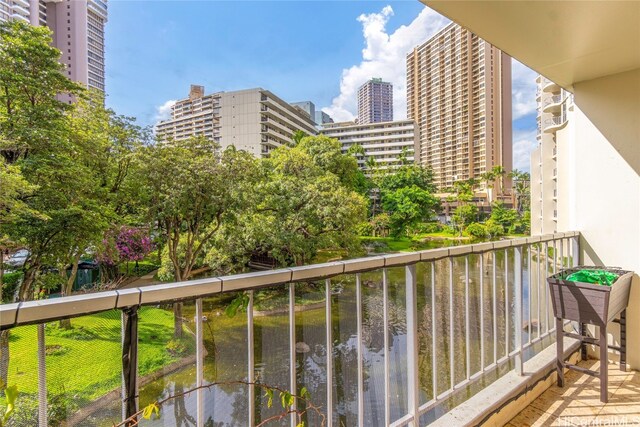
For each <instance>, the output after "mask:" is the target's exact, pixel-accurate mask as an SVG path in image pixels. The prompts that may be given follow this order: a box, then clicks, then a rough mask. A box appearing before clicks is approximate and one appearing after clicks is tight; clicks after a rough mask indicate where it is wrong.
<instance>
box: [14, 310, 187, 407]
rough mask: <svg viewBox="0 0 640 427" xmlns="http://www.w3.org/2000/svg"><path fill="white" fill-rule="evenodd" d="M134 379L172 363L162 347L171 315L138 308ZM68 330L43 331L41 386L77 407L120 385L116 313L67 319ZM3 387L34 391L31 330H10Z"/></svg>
mask: <svg viewBox="0 0 640 427" xmlns="http://www.w3.org/2000/svg"><path fill="white" fill-rule="evenodd" d="M139 313H140V323H139V340H138V341H139V354H140V356H139V370H140V375H145V374H148V373H150V372H153V371H155V370H157V369H159V368H161V367H162V366H165V365H167V364H169V363H171V362H173V361H175V360H177V359H178V357H179V356H176V355H172V354H171V353H170V352H169V351H168V350H167V349H166V346H167V343H168V342H169V341H170V340H171V338H172V333H173V313H172V312H171V311H167V310H160V309H157V308H152V307H143V308H141V309H140V312H139ZM71 322H72V323H71V324H72V329H70V330H65V329H59V328H58V323H57V322H53V323H50V324H48V325H47V328H46V332H45V342H46V349H47V350H46V351H47V356H46V363H47V388H48V390H49V391H50V392H52V393H54V394H59V393H65V394H67V395H70V396H73V397H74V399H75V400H77V402H78V403H79V404H80V405H82V404H83V403H85V402H88V401H91V400H94V399H95V398H97V397H100V396H102V395H104V394H105V393H106V392H108V391H110V390H113V389H115V388H117V387H119V386H120V384H121V379H120V378H121V371H122V365H121V363H122V362H121V360H122V356H121V335H120V330H121V329H120V328H121V325H120V313H119V312H116V311H110V312H106V313H100V314H95V315H90V316H83V317H80V318H77V319H72V321H71ZM9 345H10V357H11V359H10V368H9V378H8V383H9V385H13V384H16V385H17V386H18V390H19V391H20V392H21V393H28V394H35V393H37V385H38V377H37V366H38V363H37V327H36V326H22V327H18V328H15V329H14V330H12V331H11V336H10V344H9Z"/></svg>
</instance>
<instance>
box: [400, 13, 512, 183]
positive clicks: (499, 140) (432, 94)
mask: <svg viewBox="0 0 640 427" xmlns="http://www.w3.org/2000/svg"><path fill="white" fill-rule="evenodd" d="M407 116H408V118H409V119H413V120H415V121H416V122H417V124H418V128H419V130H420V153H419V162H420V163H421V164H422V165H424V166H428V167H431V168H432V169H433V173H434V179H435V184H436V186H437V187H438V188H439V189H440V190H441V191H444V190H446V189H447V188H450V187H451V186H452V185H453V183H454V182H455V181H458V180H466V179H469V178H479V177H480V175H481V174H482V173H484V172H487V171H490V170H491V169H492V168H493V167H494V166H502V167H503V168H504V170H505V171H506V172H507V173H508V172H509V171H511V169H512V134H511V58H510V57H509V56H508V55H506V54H505V53H503V52H501V51H500V50H498V49H497V48H495V47H493V46H491V45H490V44H489V43H487V42H486V41H484V40H482V39H481V38H479V37H478V36H476V35H474V34H473V33H471V32H469V31H467V30H465V29H464V28H462V27H461V26H459V25H457V24H454V23H452V24H450V25H448V26H446V27H445V28H443V29H442V30H441V31H440V32H438V33H437V34H436V35H434V36H433V37H432V38H430V39H429V40H427V41H426V42H425V43H424V44H422V45H420V46H418V47H416V48H414V50H413V51H412V52H410V53H409V54H408V55H407ZM502 182H503V183H504V186H505V187H506V188H505V189H500V188H499V186H500V185H501V183H500V181H498V182H496V183H495V184H494V188H495V190H494V192H496V194H500V193H502V192H503V191H504V192H508V191H509V188H510V187H511V184H510V180H509V179H508V178H505V179H504V180H502Z"/></svg>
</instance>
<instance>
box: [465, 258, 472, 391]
mask: <svg viewBox="0 0 640 427" xmlns="http://www.w3.org/2000/svg"><path fill="white" fill-rule="evenodd" d="M469 329H471V326H470V324H469V256H468V255H467V256H465V257H464V335H465V336H464V339H465V364H466V366H465V367H466V370H467V375H466V378H467V379H469V377H471V344H470V341H471V340H470V338H469Z"/></svg>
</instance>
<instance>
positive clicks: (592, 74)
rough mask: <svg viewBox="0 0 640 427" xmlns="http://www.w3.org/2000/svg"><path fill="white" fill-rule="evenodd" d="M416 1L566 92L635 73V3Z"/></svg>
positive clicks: (638, 13) (638, 38) (639, 33)
mask: <svg viewBox="0 0 640 427" xmlns="http://www.w3.org/2000/svg"><path fill="white" fill-rule="evenodd" d="M421 1H422V3H424V4H426V5H427V6H429V7H430V8H432V9H434V10H436V11H437V12H439V13H441V14H442V15H444V16H446V17H448V18H450V19H451V20H453V21H454V22H456V23H458V24H460V25H462V26H463V27H465V28H467V29H468V30H470V31H472V32H474V33H475V34H477V35H478V36H480V37H482V38H483V39H485V40H486V41H488V42H489V43H491V44H493V45H494V46H496V47H498V48H500V49H502V50H503V51H504V52H506V53H508V54H509V55H511V56H512V57H514V58H516V59H517V60H518V61H520V62H522V63H523V64H525V65H527V66H528V67H530V68H531V69H533V70H535V71H537V72H539V73H540V74H542V75H543V76H545V77H547V78H548V79H550V80H552V81H554V82H556V83H558V84H559V85H560V86H562V87H564V88H565V89H568V90H572V86H573V85H574V84H575V83H578V82H582V81H586V80H591V79H595V78H598V77H604V76H608V75H611V74H617V73H622V72H625V71H629V70H634V69H637V68H640V1H512V0H510V1H504V0H503V1H486V0H475V1H473V0H471V1H451V0H421Z"/></svg>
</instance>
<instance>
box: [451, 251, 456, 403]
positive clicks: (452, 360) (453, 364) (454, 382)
mask: <svg viewBox="0 0 640 427" xmlns="http://www.w3.org/2000/svg"><path fill="white" fill-rule="evenodd" d="M454 322H455V317H454V314H453V257H452V256H450V257H449V375H450V377H451V378H450V380H451V381H450V383H451V384H450V385H451V390H453V389H454V388H455V385H456V371H455V369H456V366H455V360H454V355H453V348H454V347H453V339H454V336H455V332H454Z"/></svg>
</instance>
